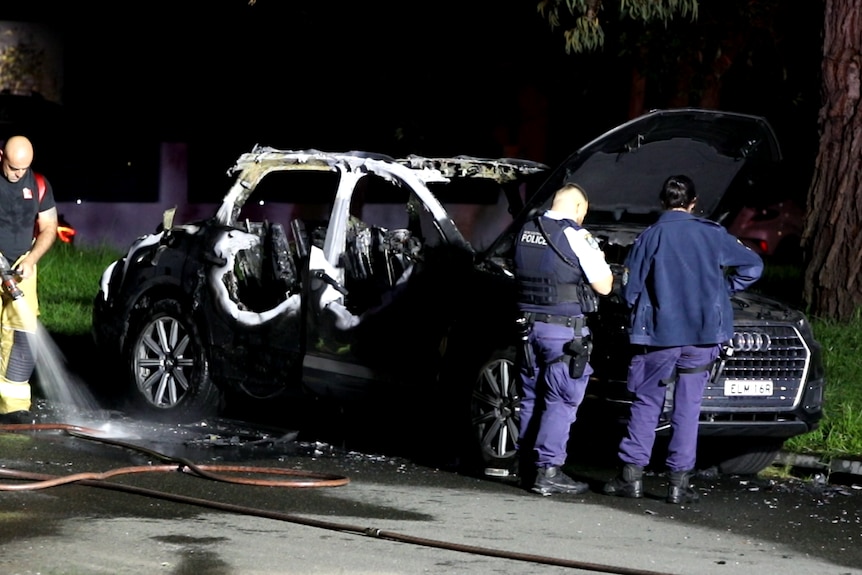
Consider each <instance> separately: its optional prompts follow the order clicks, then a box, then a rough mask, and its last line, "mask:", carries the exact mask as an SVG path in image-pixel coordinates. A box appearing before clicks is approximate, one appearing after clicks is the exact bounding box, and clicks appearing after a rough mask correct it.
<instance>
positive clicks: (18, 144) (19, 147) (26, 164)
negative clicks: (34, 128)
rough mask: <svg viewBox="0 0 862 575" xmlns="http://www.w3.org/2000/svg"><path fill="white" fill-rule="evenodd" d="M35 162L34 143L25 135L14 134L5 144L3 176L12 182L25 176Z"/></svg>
mask: <svg viewBox="0 0 862 575" xmlns="http://www.w3.org/2000/svg"><path fill="white" fill-rule="evenodd" d="M32 163H33V144H32V143H30V140H28V139H27V138H25V137H24V136H12V137H11V138H9V139H8V140H6V145H5V146H3V159H2V165H3V176H4V177H5V178H6V179H7V180H9V181H10V182H12V183H15V182H17V181H18V180H20V179H21V178H23V177H24V174H26V173H27V170H28V169H30V164H32Z"/></svg>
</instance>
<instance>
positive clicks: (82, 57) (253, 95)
mask: <svg viewBox="0 0 862 575" xmlns="http://www.w3.org/2000/svg"><path fill="white" fill-rule="evenodd" d="M4 4H5V3H4ZM27 4H28V8H27V9H24V8H21V9H20V10H21V12H22V15H21V16H19V17H18V18H16V17H15V15H14V13H12V14H8V13H7V15H5V16H4V15H3V14H4V12H6V9H7V8H6V7H5V6H4V8H3V9H0V19H22V18H23V15H24V14H29V18H24V19H36V20H40V21H43V22H49V23H52V24H53V25H54V26H56V27H57V28H58V30H60V31H61V34H62V37H63V44H64V46H65V58H66V65H65V75H64V86H65V87H64V104H65V107H66V109H67V111H68V112H69V114H70V115H71V116H74V117H75V118H79V119H80V118H83V119H85V120H86V122H85V123H86V124H88V125H92V126H93V129H94V130H107V131H109V132H110V131H116V130H126V131H127V130H133V131H135V132H137V133H138V134H140V135H142V136H143V135H150V134H157V135H159V136H160V137H165V138H177V139H198V138H199V139H201V140H204V141H207V142H212V141H214V140H221V139H224V138H231V139H233V140H234V141H239V140H242V142H238V145H239V146H240V147H243V148H245V147H247V142H248V141H250V140H254V141H259V140H266V142H267V143H270V144H272V145H277V146H284V147H312V146H315V147H327V148H361V147H376V146H390V145H393V142H394V141H396V140H397V136H396V134H401V135H406V138H407V139H410V138H413V141H415V142H417V145H418V142H419V141H420V140H421V141H424V142H426V144H427V142H428V141H429V140H431V141H437V140H440V141H443V140H447V141H448V142H449V143H448V144H447V145H449V146H452V153H472V152H479V151H485V149H478V148H483V147H487V146H489V144H488V143H487V142H481V141H479V140H481V138H482V136H480V135H477V134H484V135H485V137H486V138H488V139H489V140H490V139H492V138H491V136H489V135H488V134H489V133H490V132H491V131H492V130H493V124H494V123H496V122H500V121H501V120H500V118H501V116H503V115H505V114H506V113H508V112H510V110H511V109H512V108H514V107H517V103H516V98H517V90H518V87H519V86H521V85H523V84H524V83H528V82H531V81H534V80H535V79H536V78H541V77H542V76H547V75H548V74H547V71H548V70H550V69H551V63H552V62H553V61H556V60H558V59H560V58H562V57H563V54H562V49H561V46H560V45H557V46H556V47H555V48H556V50H557V51H556V52H555V51H554V50H552V49H551V48H552V46H553V45H554V43H555V42H557V43H558V42H561V40H560V39H558V38H554V37H553V36H552V35H551V34H550V33H549V32H548V30H547V26H546V24H545V23H544V22H543V21H542V20H541V19H540V17H539V16H538V15H537V14H536V12H535V5H534V4H533V3H532V2H528V1H524V0H503V1H491V0H475V1H472V2H456V1H454V0H440V1H438V2H434V3H425V4H416V3H411V2H403V1H394V0H383V1H379V2H373V3H361V2H355V1H354V2H347V1H342V0H336V1H333V2H326V3H322V2H303V3H299V2H286V1H284V0H258V2H257V4H256V5H254V6H249V5H248V4H247V1H246V0H219V2H196V3H190V2H164V1H159V0H154V1H148V2H142V1H136V0H131V1H122V0H117V1H116V2H113V3H106V2H101V3H95V4H93V3H85V2H57V1H53V2H52V1H48V0H30V1H29V2H27ZM189 5H197V6H203V7H204V8H203V9H201V10H200V11H197V12H194V13H189V12H187V11H186V10H185V9H183V10H179V9H178V8H177V7H178V6H189ZM541 81H545V80H541ZM459 140H460V142H459ZM252 143H253V142H252ZM459 146H461V147H463V148H468V149H463V150H460V151H456V148H457V147H459ZM470 148H472V151H471V149H470Z"/></svg>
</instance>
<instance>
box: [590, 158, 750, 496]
mask: <svg viewBox="0 0 862 575" xmlns="http://www.w3.org/2000/svg"><path fill="white" fill-rule="evenodd" d="M659 199H660V201H661V204H662V207H663V209H664V212H663V213H662V214H661V216H660V217H659V219H658V221H657V222H656V223H655V224H653V225H651V226H650V227H648V228H647V229H646V230H644V231H643V232H642V233H641V234H640V235H639V236H638V238H637V239H636V240H635V242H634V245H633V246H632V249H631V251H630V252H629V254H628V256H627V257H626V261H625V273H624V276H623V281H622V284H623V285H622V295H623V297H624V299H625V301H626V303H627V304H628V305H629V307H630V308H631V317H630V322H631V323H630V327H629V341H630V342H631V344H632V345H633V346H634V350H633V352H634V355H633V357H632V359H631V363H630V364H629V371H628V382H627V387H628V390H629V391H630V392H631V393H632V394H633V395H634V400H633V402H632V405H631V412H630V418H629V422H628V425H627V430H626V434H625V436H624V437H623V438H622V440H621V441H620V444H619V452H618V457H619V459H620V462H621V464H622V467H621V470H620V473H619V474H618V475H617V476H616V477H615V478H614V479H612V480H611V481H609V482H607V483H606V484H605V485H604V487H603V491H604V493H605V494H608V495H618V496H621V497H632V498H638V497H643V479H642V477H643V470H644V467H646V466H647V465H648V464H649V463H650V458H651V455H652V449H653V445H654V443H655V437H656V426H657V425H658V422H659V417H660V416H661V413H662V409H663V407H664V402H665V396H666V391H667V386H668V385H673V394H672V397H673V409H672V412H671V417H670V439H669V444H668V452H667V458H666V461H665V465H666V467H667V471H668V490H667V497H666V501H667V502H668V503H674V504H678V503H683V502H691V501H694V500H696V499H697V492H696V491H695V489H694V488H693V486H692V485H691V479H692V476H693V474H694V468H695V460H696V452H697V434H698V420H699V416H700V405H701V399H702V397H703V392H704V387H705V386H706V383H707V381H708V380H709V377H710V373H711V369H712V366H713V364H714V363H715V361H716V360H717V358H718V355H719V353H720V351H721V344H722V343H724V342H727V341H728V340H730V339H731V337H732V336H733V309H732V307H731V302H730V296H731V294H733V293H736V292H738V291H741V290H744V289H746V288H747V287H749V286H750V285H751V284H753V283H754V282H755V281H757V280H758V279H759V278H760V275H761V273H762V272H763V261H762V260H761V258H760V256H758V255H757V254H756V253H755V252H753V251H752V250H750V249H749V248H748V247H746V246H745V245H744V244H743V243H742V242H740V241H739V240H738V239H737V238H735V237H734V236H732V235H731V234H730V233H728V232H727V231H726V230H725V229H724V228H723V227H722V226H721V225H720V224H718V223H715V222H713V221H710V220H707V219H704V218H700V217H697V216H695V215H693V214H692V211H693V210H694V207H695V204H696V202H697V196H696V194H695V186H694V183H693V182H692V180H691V179H690V178H688V177H687V176H684V175H677V176H672V177H670V178H668V179H667V180H666V181H665V183H664V185H663V187H662V189H661V192H660V194H659Z"/></svg>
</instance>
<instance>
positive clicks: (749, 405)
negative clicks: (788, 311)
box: [701, 325, 811, 414]
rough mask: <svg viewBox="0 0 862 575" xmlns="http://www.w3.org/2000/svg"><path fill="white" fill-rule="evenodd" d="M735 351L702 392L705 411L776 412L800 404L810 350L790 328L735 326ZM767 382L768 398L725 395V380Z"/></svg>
mask: <svg viewBox="0 0 862 575" xmlns="http://www.w3.org/2000/svg"><path fill="white" fill-rule="evenodd" d="M732 341H733V342H734V343H735V346H734V347H735V349H734V350H733V354H732V355H731V356H730V357H729V358H728V359H727V360H726V361H725V364H724V367H723V369H722V371H721V373H720V375H719V377H718V379H716V380H713V381H710V382H709V384H708V385H707V387H706V389H705V390H704V397H703V405H702V407H701V413H702V414H704V412H713V413H715V412H731V411H732V412H737V413H739V412H778V411H789V410H792V409H794V408H795V407H796V406H797V405H798V404H799V402H800V398H801V396H802V392H803V390H804V387H805V386H804V383H805V381H806V378H807V374H808V363H809V359H810V357H811V351H810V349H809V348H808V346H807V345H806V343H805V341H804V340H803V338H802V336H801V335H800V334H799V332H798V331H797V330H796V328H794V327H793V326H791V325H737V326H736V333H735V334H734V340H732ZM734 380H735V381H743V382H754V381H769V382H772V394H771V395H768V396H752V395H743V396H728V395H726V394H725V383H726V382H728V381H734Z"/></svg>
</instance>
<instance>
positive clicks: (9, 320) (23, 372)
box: [0, 256, 39, 414]
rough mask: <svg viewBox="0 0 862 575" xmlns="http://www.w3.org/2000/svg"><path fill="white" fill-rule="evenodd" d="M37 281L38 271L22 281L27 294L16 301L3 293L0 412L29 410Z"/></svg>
mask: <svg viewBox="0 0 862 575" xmlns="http://www.w3.org/2000/svg"><path fill="white" fill-rule="evenodd" d="M22 257H23V256H22ZM16 265H17V262H16ZM13 267H15V266H13ZM36 283H37V282H36V274H35V273H34V274H33V277H30V278H27V279H22V280H21V281H19V282H18V287H19V288H21V291H22V292H24V297H22V298H19V299H17V300H13V299H12V298H11V297H10V296H9V294H8V293H6V292H5V290H3V292H2V294H0V414H4V413H12V412H13V411H21V410H29V409H30V397H31V396H30V377H31V376H32V375H33V370H34V369H35V368H36V349H35V348H34V343H33V339H34V337H33V336H34V335H35V334H36V328H37V326H38V317H39V299H38V297H37V296H36Z"/></svg>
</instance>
